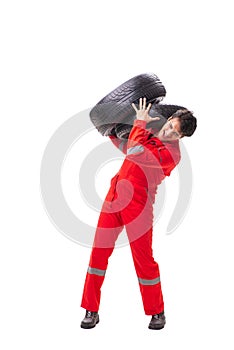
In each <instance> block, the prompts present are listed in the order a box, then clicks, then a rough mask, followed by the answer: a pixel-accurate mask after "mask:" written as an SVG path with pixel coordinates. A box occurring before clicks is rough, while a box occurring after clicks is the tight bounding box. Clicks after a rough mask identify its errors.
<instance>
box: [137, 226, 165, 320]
mask: <svg viewBox="0 0 234 350" xmlns="http://www.w3.org/2000/svg"><path fill="white" fill-rule="evenodd" d="M130 247H131V252H132V257H133V261H134V266H135V269H136V274H137V277H138V281H139V286H140V292H141V296H142V301H143V306H144V311H145V314H146V315H154V314H158V313H160V312H162V311H163V310H164V302H163V295H162V290H161V282H160V273H159V266H158V263H157V262H156V261H155V260H154V258H153V250H152V228H151V229H150V230H148V231H147V233H145V234H143V235H142V236H141V237H140V238H138V239H137V240H135V241H133V242H130Z"/></svg>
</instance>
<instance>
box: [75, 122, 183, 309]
mask: <svg viewBox="0 0 234 350" xmlns="http://www.w3.org/2000/svg"><path fill="white" fill-rule="evenodd" d="M110 139H111V141H112V142H113V143H114V144H115V146H117V147H118V148H119V149H120V150H121V151H122V152H123V153H125V154H126V157H125V159H124V162H123V164H122V166H121V168H120V170H119V172H118V173H117V174H116V175H115V176H114V177H113V178H112V179H111V186H110V189H109V191H108V193H107V196H106V198H105V201H104V203H103V206H102V210H101V213H100V216H99V220H98V225H97V229H96V233H95V238H94V243H93V248H92V252H91V257H90V263H89V267H88V271H87V275H86V280H85V285H84V290H83V297H82V302H81V307H83V308H85V309H86V310H89V311H98V309H99V304H100V297H101V286H102V283H103V281H104V276H105V272H106V269H107V265H108V258H109V257H110V255H111V254H112V252H113V249H114V245H115V241H116V239H117V238H118V235H119V234H120V232H121V231H122V230H123V227H124V226H125V228H126V232H127V235H128V239H129V243H130V247H131V252H132V257H133V261H134V266H135V270H136V274H137V277H138V281H139V286H140V292H141V296H142V301H143V306H144V311H145V314H146V315H154V314H158V313H160V312H162V311H163V310H164V302H163V296H162V290H161V283H160V274H159V267H158V264H157V262H156V261H155V260H154V258H153V251H152V225H153V203H154V201H155V194H156V190H157V186H158V185H159V184H160V183H161V181H162V180H163V179H164V178H165V176H169V175H170V172H171V171H172V169H173V168H174V167H175V166H176V165H177V164H178V162H179V160H180V150H179V142H178V140H177V141H173V142H166V143H162V142H161V141H160V140H159V139H158V138H157V137H155V136H154V135H153V134H152V129H146V122H145V121H143V120H137V119H136V120H135V121H134V124H133V128H132V130H131V132H130V135H129V138H128V140H123V141H121V140H119V139H117V138H115V137H114V136H110Z"/></svg>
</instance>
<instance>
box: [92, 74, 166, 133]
mask: <svg viewBox="0 0 234 350" xmlns="http://www.w3.org/2000/svg"><path fill="white" fill-rule="evenodd" d="M165 95H166V89H165V87H164V86H163V84H162V83H161V81H160V80H159V78H158V77H157V75H155V74H152V73H146V74H140V75H137V76H135V77H133V78H131V79H129V80H128V81H126V82H125V83H123V84H121V85H120V86H118V87H117V88H116V89H114V90H113V91H111V92H110V93H109V94H107V95H106V96H105V97H104V98H103V99H102V100H100V101H99V102H98V103H97V104H96V106H94V107H93V108H92V110H91V111H90V119H91V121H92V123H93V124H94V126H95V127H96V128H97V130H98V131H99V132H100V133H101V134H102V135H105V136H108V135H111V134H115V127H116V126H118V127H119V130H120V129H121V125H122V124H127V125H129V124H130V125H132V124H133V121H134V119H135V117H134V116H135V111H134V109H133V108H132V106H131V103H136V104H137V103H138V101H139V98H140V97H146V99H147V103H149V102H151V103H155V104H157V103H158V102H160V101H161V100H162V99H163V98H164V97H165Z"/></svg>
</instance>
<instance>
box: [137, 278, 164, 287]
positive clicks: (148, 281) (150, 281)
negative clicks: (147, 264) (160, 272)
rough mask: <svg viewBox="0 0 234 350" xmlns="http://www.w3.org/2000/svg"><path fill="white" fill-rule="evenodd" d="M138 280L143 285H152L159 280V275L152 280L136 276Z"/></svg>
mask: <svg viewBox="0 0 234 350" xmlns="http://www.w3.org/2000/svg"><path fill="white" fill-rule="evenodd" d="M138 281H139V283H140V284H142V285H144V286H153V285H155V284H158V283H159V282H160V277H157V278H154V279H153V280H144V279H143V278H138Z"/></svg>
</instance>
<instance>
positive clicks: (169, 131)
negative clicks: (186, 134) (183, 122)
mask: <svg viewBox="0 0 234 350" xmlns="http://www.w3.org/2000/svg"><path fill="white" fill-rule="evenodd" d="M156 136H157V137H158V138H159V139H160V140H161V141H165V142H166V141H175V140H178V139H180V138H181V137H182V135H181V131H180V119H179V118H172V117H170V118H169V119H168V120H167V122H166V123H165V124H164V125H163V127H162V129H161V130H160V131H159V132H158V134H157V135H156Z"/></svg>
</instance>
